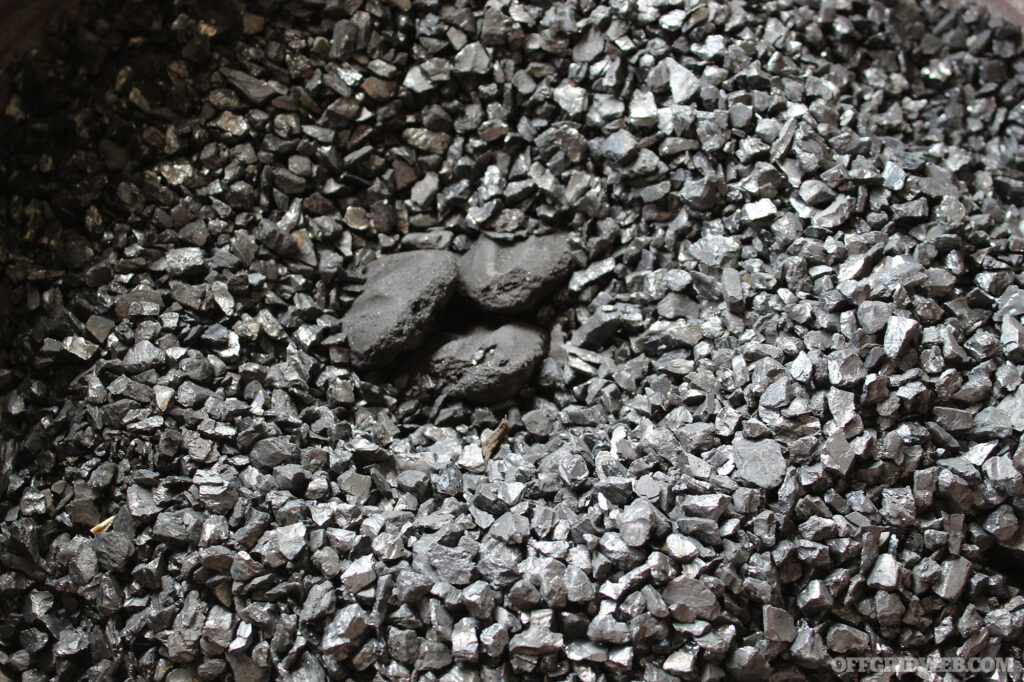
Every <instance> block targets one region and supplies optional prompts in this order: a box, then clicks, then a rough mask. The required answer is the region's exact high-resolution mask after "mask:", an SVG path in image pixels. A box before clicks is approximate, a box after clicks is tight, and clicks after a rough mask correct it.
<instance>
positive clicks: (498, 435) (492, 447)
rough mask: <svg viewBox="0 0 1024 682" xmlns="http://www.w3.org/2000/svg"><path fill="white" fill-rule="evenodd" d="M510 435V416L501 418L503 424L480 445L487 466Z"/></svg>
mask: <svg viewBox="0 0 1024 682" xmlns="http://www.w3.org/2000/svg"><path fill="white" fill-rule="evenodd" d="M506 435H508V416H507V415H506V416H504V417H502V418H501V423H500V424H498V426H497V427H496V428H495V429H494V431H492V432H491V435H489V436H487V438H485V439H484V442H483V443H481V444H480V452H481V454H483V456H484V463H485V464H486V463H487V462H489V461H490V460H491V455H493V454H494V452H495V451H496V450H497V449H498V446H499V445H501V442H502V441H503V440H505V436H506Z"/></svg>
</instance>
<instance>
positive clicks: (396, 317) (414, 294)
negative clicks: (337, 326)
mask: <svg viewBox="0 0 1024 682" xmlns="http://www.w3.org/2000/svg"><path fill="white" fill-rule="evenodd" d="M455 278H456V259H455V256H453V255H452V254H450V253H448V252H446V251H433V250H424V251H407V252H401V253H396V254H392V255H389V256H383V257H381V258H379V259H378V260H375V261H374V262H373V263H371V264H370V266H369V268H367V273H366V288H365V289H364V290H363V292H362V293H361V294H360V295H359V296H358V297H357V298H356V300H355V301H354V302H353V303H352V305H351V307H350V308H349V309H348V311H347V312H346V313H345V317H344V318H343V320H342V328H343V329H344V331H345V334H346V335H347V336H348V342H349V347H350V349H351V351H352V360H353V362H354V363H355V364H356V365H357V366H360V367H368V366H374V365H382V364H385V363H387V362H389V361H391V360H393V359H394V358H395V357H397V356H398V355H399V354H401V353H403V352H405V351H408V350H411V349H413V348H415V347H417V346H418V345H419V344H420V342H421V341H422V340H423V337H424V336H425V335H426V333H427V331H428V329H429V328H430V325H431V323H432V322H433V321H434V319H435V318H436V316H437V314H438V313H439V312H440V310H441V308H443V307H444V305H445V304H446V303H447V302H448V299H449V297H451V295H452V292H453V291H454V288H455Z"/></svg>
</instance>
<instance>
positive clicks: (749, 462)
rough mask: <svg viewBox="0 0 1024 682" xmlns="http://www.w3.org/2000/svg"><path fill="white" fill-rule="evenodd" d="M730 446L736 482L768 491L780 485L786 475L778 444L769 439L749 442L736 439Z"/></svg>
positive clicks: (780, 448) (743, 439) (740, 438)
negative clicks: (734, 464)
mask: <svg viewBox="0 0 1024 682" xmlns="http://www.w3.org/2000/svg"><path fill="white" fill-rule="evenodd" d="M732 446H733V460H734V461H735V463H736V476H737V478H738V480H740V481H741V482H744V483H748V484H750V485H754V486H757V487H759V488H769V489H771V488H777V487H779V486H780V485H781V484H782V479H783V477H784V476H785V474H786V460H785V458H784V457H783V456H782V446H780V445H779V443H778V442H776V441H774V440H771V439H763V440H757V441H751V440H747V439H746V438H742V437H737V438H736V439H734V440H733V443H732Z"/></svg>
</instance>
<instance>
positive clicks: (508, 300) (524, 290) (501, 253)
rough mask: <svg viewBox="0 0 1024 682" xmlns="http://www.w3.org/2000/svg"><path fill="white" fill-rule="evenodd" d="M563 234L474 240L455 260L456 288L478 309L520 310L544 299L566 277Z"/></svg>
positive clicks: (567, 261)
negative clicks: (511, 241)
mask: <svg viewBox="0 0 1024 682" xmlns="http://www.w3.org/2000/svg"><path fill="white" fill-rule="evenodd" d="M569 267H570V254H569V245H568V241H567V238H566V235H564V234H554V235H544V236H532V237H528V238H527V239H525V240H523V241H521V242H516V243H514V244H504V243H500V242H495V241H494V240H492V239H490V238H488V237H481V238H480V239H478V240H477V241H476V242H475V243H474V244H473V246H472V247H470V249H469V251H467V252H466V253H465V254H464V255H463V256H462V257H461V258H460V259H459V289H460V291H461V292H462V293H463V294H464V295H465V296H466V297H467V298H468V299H469V300H471V301H472V302H473V303H474V304H475V305H477V306H479V307H480V308H482V309H484V310H487V311H490V312H499V313H521V312H524V311H527V310H530V309H532V308H533V307H535V306H536V305H537V304H538V303H539V302H540V301H542V300H544V299H545V298H547V297H548V296H549V295H550V294H551V293H552V292H553V291H554V289H555V288H556V287H557V286H558V285H559V283H560V281H561V280H562V279H563V278H565V277H567V276H568V273H569Z"/></svg>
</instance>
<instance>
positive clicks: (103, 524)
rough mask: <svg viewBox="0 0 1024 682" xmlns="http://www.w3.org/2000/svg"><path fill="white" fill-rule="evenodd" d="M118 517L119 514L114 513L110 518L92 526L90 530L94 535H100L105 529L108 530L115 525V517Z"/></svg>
mask: <svg viewBox="0 0 1024 682" xmlns="http://www.w3.org/2000/svg"><path fill="white" fill-rule="evenodd" d="M116 518H117V514H114V515H113V516H111V517H109V518H106V519H103V520H102V521H100V522H99V523H97V524H96V525H95V526H93V527H92V528H90V529H89V532H90V533H92V534H93V535H99V534H100V533H102V532H103V531H105V530H107V529H108V528H110V527H111V526H112V525H114V519H116Z"/></svg>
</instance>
